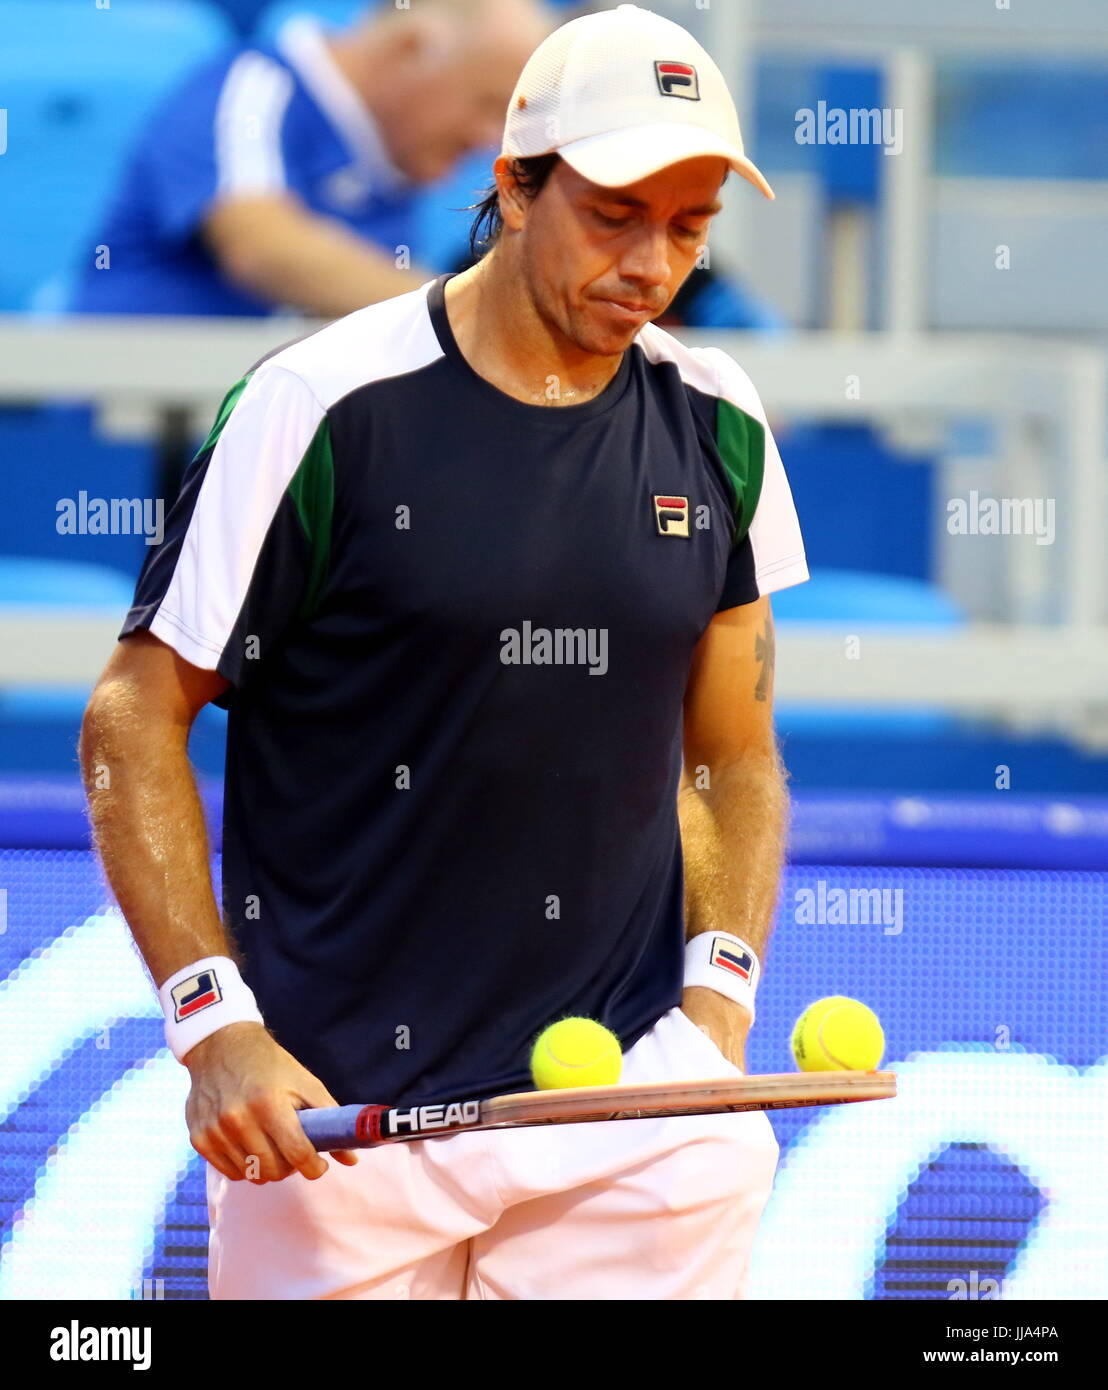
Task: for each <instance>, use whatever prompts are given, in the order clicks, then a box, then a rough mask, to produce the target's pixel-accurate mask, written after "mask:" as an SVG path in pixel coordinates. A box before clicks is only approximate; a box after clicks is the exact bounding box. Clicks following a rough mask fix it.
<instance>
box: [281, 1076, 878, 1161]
mask: <svg viewBox="0 0 1108 1390" xmlns="http://www.w3.org/2000/svg"><path fill="white" fill-rule="evenodd" d="M895 1095H896V1077H895V1076H894V1075H893V1073H892V1072H888V1071H824V1072H806V1073H802V1074H799V1075H798V1074H796V1073H795V1072H785V1073H782V1074H780V1075H775V1076H738V1077H728V1078H725V1079H724V1080H721V1081H683V1082H673V1081H654V1082H650V1083H648V1084H646V1085H642V1086H577V1087H574V1088H572V1089H569V1088H567V1089H565V1090H558V1091H521V1092H519V1093H518V1094H516V1095H510V1096H492V1097H490V1098H489V1099H487V1100H459V1101H451V1102H444V1103H442V1104H439V1105H413V1106H391V1105H333V1106H328V1107H327V1108H325V1109H322V1110H301V1111H300V1123H301V1124H302V1125H303V1126H304V1133H305V1134H306V1135H307V1136H308V1138H309V1139H310V1140H311V1142H312V1143H313V1144H314V1145H315V1147H316V1149H318V1150H320V1151H323V1152H326V1151H327V1150H329V1149H372V1148H376V1147H377V1145H378V1144H398V1143H404V1142H406V1141H408V1140H410V1139H433V1138H434V1137H435V1136H436V1135H442V1134H456V1133H458V1132H460V1131H463V1130H476V1129H520V1128H525V1127H528V1126H531V1125H561V1124H582V1123H586V1124H587V1123H592V1122H595V1121H597V1120H638V1119H642V1120H647V1119H654V1118H655V1117H656V1116H661V1115H714V1114H717V1113H720V1112H722V1111H726V1110H731V1111H743V1110H788V1109H792V1108H794V1107H796V1106H802V1105H846V1104H849V1103H851V1102H853V1101H861V1100H889V1099H890V1098H891V1097H893V1096H895Z"/></svg>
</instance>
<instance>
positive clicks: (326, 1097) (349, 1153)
mask: <svg viewBox="0 0 1108 1390" xmlns="http://www.w3.org/2000/svg"><path fill="white" fill-rule="evenodd" d="M298 1099H299V1100H302V1101H303V1102H304V1109H305V1110H326V1109H327V1107H328V1106H330V1105H338V1101H337V1100H336V1099H335V1098H334V1096H333V1095H332V1094H331V1092H330V1091H329V1090H328V1089H327V1087H326V1086H324V1085H323V1083H322V1082H321V1081H319V1080H318V1079H317V1078H316V1077H314V1076H313V1077H312V1078H311V1084H310V1085H308V1086H305V1087H304V1088H303V1089H302V1090H301V1092H300V1095H299V1096H298ZM298 1128H299V1129H300V1132H301V1134H304V1127H303V1125H298ZM304 1142H305V1143H307V1144H308V1145H309V1146H310V1145H311V1140H310V1139H309V1138H308V1136H307V1135H306V1134H305V1135H304ZM328 1157H330V1158H333V1159H334V1160H335V1162H336V1163H341V1164H343V1165H344V1166H345V1167H347V1168H353V1167H354V1165H355V1164H356V1163H357V1161H358V1155H357V1153H356V1152H355V1151H354V1150H353V1149H332V1150H330V1152H329V1154H328ZM301 1171H303V1170H301Z"/></svg>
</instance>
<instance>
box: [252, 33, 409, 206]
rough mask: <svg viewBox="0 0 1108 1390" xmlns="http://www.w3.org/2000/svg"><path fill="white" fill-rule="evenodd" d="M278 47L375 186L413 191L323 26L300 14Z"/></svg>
mask: <svg viewBox="0 0 1108 1390" xmlns="http://www.w3.org/2000/svg"><path fill="white" fill-rule="evenodd" d="M275 46H276V48H277V50H278V52H279V53H280V54H281V55H282V57H283V58H284V59H285V60H286V62H288V63H289V65H290V66H291V67H293V68H295V69H296V72H297V75H298V76H299V78H300V80H301V82H302V83H303V84H304V86H305V88H306V89H307V90H308V92H309V93H310V94H311V96H312V98H313V100H314V101H315V103H316V105H317V106H318V107H319V108H320V110H321V111H323V113H324V115H326V116H327V118H328V119H329V120H330V122H331V124H332V125H333V126H334V127H335V129H336V130H337V131H338V132H339V134H340V135H341V136H342V138H343V140H344V141H345V142H346V144H347V145H348V146H349V147H350V150H351V152H352V153H353V154H354V156H355V158H356V159H357V162H358V164H359V166H360V167H362V168H363V169H365V170H366V171H367V172H369V173H371V174H372V175H373V179H374V182H375V183H376V184H377V186H378V187H379V188H381V189H382V190H383V191H386V192H394V193H395V192H402V191H403V190H405V189H410V188H411V187H412V186H413V184H412V180H411V179H409V178H408V176H407V175H406V174H403V173H401V171H400V170H399V169H398V168H397V167H396V165H395V164H394V163H393V162H392V160H391V159H390V158H389V155H388V151H387V150H386V149H385V142H384V139H383V138H382V136H381V130H380V127H379V126H378V124H377V122H376V120H375V119H374V118H373V114H372V113H371V112H370V110H369V109H368V108H367V106H366V105H365V103H364V102H363V100H362V98H361V97H360V96H359V95H358V93H357V92H356V91H355V89H354V87H353V86H352V85H351V84H350V82H349V81H348V79H347V77H346V74H345V73H344V72H343V71H342V69H341V68H340V67H339V66H338V64H337V63H336V62H335V60H334V58H332V56H331V51H330V49H329V48H328V47H327V41H326V39H325V38H324V34H323V27H322V25H320V24H319V23H318V21H317V20H315V19H312V18H310V17H309V16H306V15H298V16H297V17H296V18H294V19H290V20H289V21H288V23H287V24H284V25H282V26H281V29H280V30H279V31H278V34H277V38H276V41H275Z"/></svg>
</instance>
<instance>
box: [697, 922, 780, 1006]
mask: <svg viewBox="0 0 1108 1390" xmlns="http://www.w3.org/2000/svg"><path fill="white" fill-rule="evenodd" d="M761 970H762V967H761V965H760V963H759V961H758V957H757V955H756V954H755V952H754V949H753V947H751V946H748V945H747V944H746V942H745V941H743V940H742V939H741V937H738V936H732V935H731V933H730V932H726V931H707V932H701V933H700V935H699V936H694V937H693V938H692V940H691V941H688V942H686V944H685V988H686V989H689V988H691V987H694V986H695V987H698V988H701V989H712V990H715V992H716V993H717V994H723V995H726V997H727V998H728V999H734V1001H735V1002H736V1004H741V1005H742V1006H743V1008H744V1009H746V1010H747V1011H748V1012H749V1013H750V1016H751V1019H753V1017H754V992H755V990H757V988H758V976H759V975H760V974H761Z"/></svg>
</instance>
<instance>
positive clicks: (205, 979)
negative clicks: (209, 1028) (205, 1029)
mask: <svg viewBox="0 0 1108 1390" xmlns="http://www.w3.org/2000/svg"><path fill="white" fill-rule="evenodd" d="M170 996H171V998H172V999H173V1017H174V1020H175V1021H176V1022H177V1023H181V1022H182V1021H183V1020H184V1019H186V1018H191V1017H192V1015H193V1014H198V1013H199V1012H200V1010H201V1009H207V1008H210V1007H211V1005H212V1004H218V1003H219V1001H220V1000H221V999H222V998H223V995H222V993H221V992H220V988H219V981H218V980H217V979H216V974H215V971H214V970H204V971H201V973H200V974H199V975H190V976H189V978H188V979H187V980H182V981H181V983H180V984H179V985H174V986H173V988H172V990H170Z"/></svg>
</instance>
